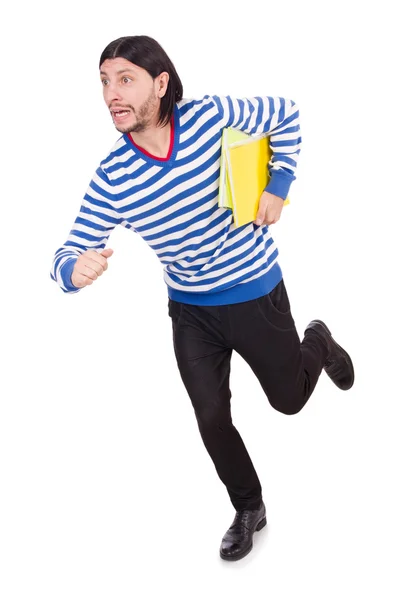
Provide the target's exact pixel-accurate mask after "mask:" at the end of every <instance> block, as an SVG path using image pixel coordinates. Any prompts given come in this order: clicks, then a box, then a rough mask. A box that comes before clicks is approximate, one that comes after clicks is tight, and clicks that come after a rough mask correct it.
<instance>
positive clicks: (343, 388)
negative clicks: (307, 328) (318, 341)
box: [313, 319, 354, 391]
mask: <svg viewBox="0 0 397 600" xmlns="http://www.w3.org/2000/svg"><path fill="white" fill-rule="evenodd" d="M313 322H314V323H320V325H322V326H323V327H324V329H325V331H326V332H327V333H328V335H330V336H331V337H332V333H331V332H330V330H329V329H328V327H327V326H326V324H325V323H324V322H323V321H320V319H314V321H313ZM332 341H333V343H334V344H336V346H337V347H338V348H339V350H341V352H343V354H344V355H345V357H346V359H347V362H348V363H349V367H350V368H351V371H352V376H353V379H352V382H351V384H350V385H349V387H341V386H340V385H338V384H337V383H335V382H334V381H333V380H332V383H334V384H335V385H336V387H338V388H339V389H340V390H344V391H347V390H350V388H351V387H352V386H353V383H354V367H353V361H352V359H351V358H350V356H349V354H348V353H347V352H346V350H345V349H344V348H342V347H341V346H339V344H338V343H337V342H336V341H335V340H334V338H333V337H332ZM324 370H325V372H326V373H327V370H326V369H325V368H324ZM327 375H328V373H327ZM328 377H329V375H328Z"/></svg>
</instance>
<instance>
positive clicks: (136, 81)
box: [100, 58, 165, 133]
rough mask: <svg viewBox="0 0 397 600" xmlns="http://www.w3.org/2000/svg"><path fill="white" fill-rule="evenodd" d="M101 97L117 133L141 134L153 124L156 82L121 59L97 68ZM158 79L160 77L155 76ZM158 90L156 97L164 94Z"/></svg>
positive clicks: (156, 112) (108, 60)
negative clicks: (101, 88) (101, 91)
mask: <svg viewBox="0 0 397 600" xmlns="http://www.w3.org/2000/svg"><path fill="white" fill-rule="evenodd" d="M100 76H101V82H102V86H103V97H104V100H105V102H106V105H107V107H108V108H109V110H110V111H111V114H112V118H113V123H114V125H115V127H116V129H117V131H120V133H130V132H134V131H135V132H137V133H138V132H141V131H145V130H146V129H147V127H148V126H156V125H157V116H158V111H159V108H160V98H159V97H158V91H159V83H158V81H157V80H158V78H156V79H155V80H153V79H152V77H151V76H150V75H149V73H148V72H147V71H146V70H145V69H142V68H141V67H138V66H137V65H134V64H133V63H131V62H129V61H128V60H126V59H125V58H109V59H107V60H105V61H104V62H103V63H102V65H101V69H100ZM159 77H160V76H159ZM164 93H165V92H164V91H161V93H160V95H164Z"/></svg>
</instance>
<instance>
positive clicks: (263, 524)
mask: <svg viewBox="0 0 397 600" xmlns="http://www.w3.org/2000/svg"><path fill="white" fill-rule="evenodd" d="M266 523H267V519H266V517H264V518H263V519H262V521H259V523H258V525H257V526H256V527H255V531H260V530H261V529H263V528H264V526H265V525H266ZM253 546H254V545H253V544H251V546H249V547H248V548H246V549H245V550H244V552H241V553H240V554H235V555H234V556H225V555H224V554H222V552H220V553H219V554H220V557H221V558H223V560H240V558H244V556H247V554H249V553H250V552H251V550H252V548H253Z"/></svg>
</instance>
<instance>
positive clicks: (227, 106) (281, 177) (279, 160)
mask: <svg viewBox="0 0 397 600" xmlns="http://www.w3.org/2000/svg"><path fill="white" fill-rule="evenodd" d="M211 98H212V99H213V101H214V102H215V105H216V107H217V110H218V114H219V117H220V119H221V123H222V127H233V128H234V129H240V130H241V131H244V132H245V133H249V134H269V136H268V137H269V143H270V149H271V151H272V157H271V159H270V161H269V163H268V169H269V175H270V181H269V183H268V184H267V186H266V188H265V191H267V192H270V193H271V194H275V195H276V196H280V197H281V198H283V199H284V200H285V199H286V197H287V196H288V192H289V188H290V186H291V183H292V182H293V181H294V180H295V179H296V175H295V173H296V167H297V161H298V156H299V153H300V147H301V142H302V138H301V136H300V121H299V109H298V107H297V105H296V103H295V102H294V101H293V100H288V99H287V98H279V97H272V96H255V97H252V98H231V97H230V96H212V97H211Z"/></svg>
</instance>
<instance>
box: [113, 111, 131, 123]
mask: <svg viewBox="0 0 397 600" xmlns="http://www.w3.org/2000/svg"><path fill="white" fill-rule="evenodd" d="M129 114H130V111H129V110H117V111H113V112H112V115H113V119H114V120H115V121H117V122H118V121H124V120H125V119H126V118H127V117H128V115H129Z"/></svg>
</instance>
